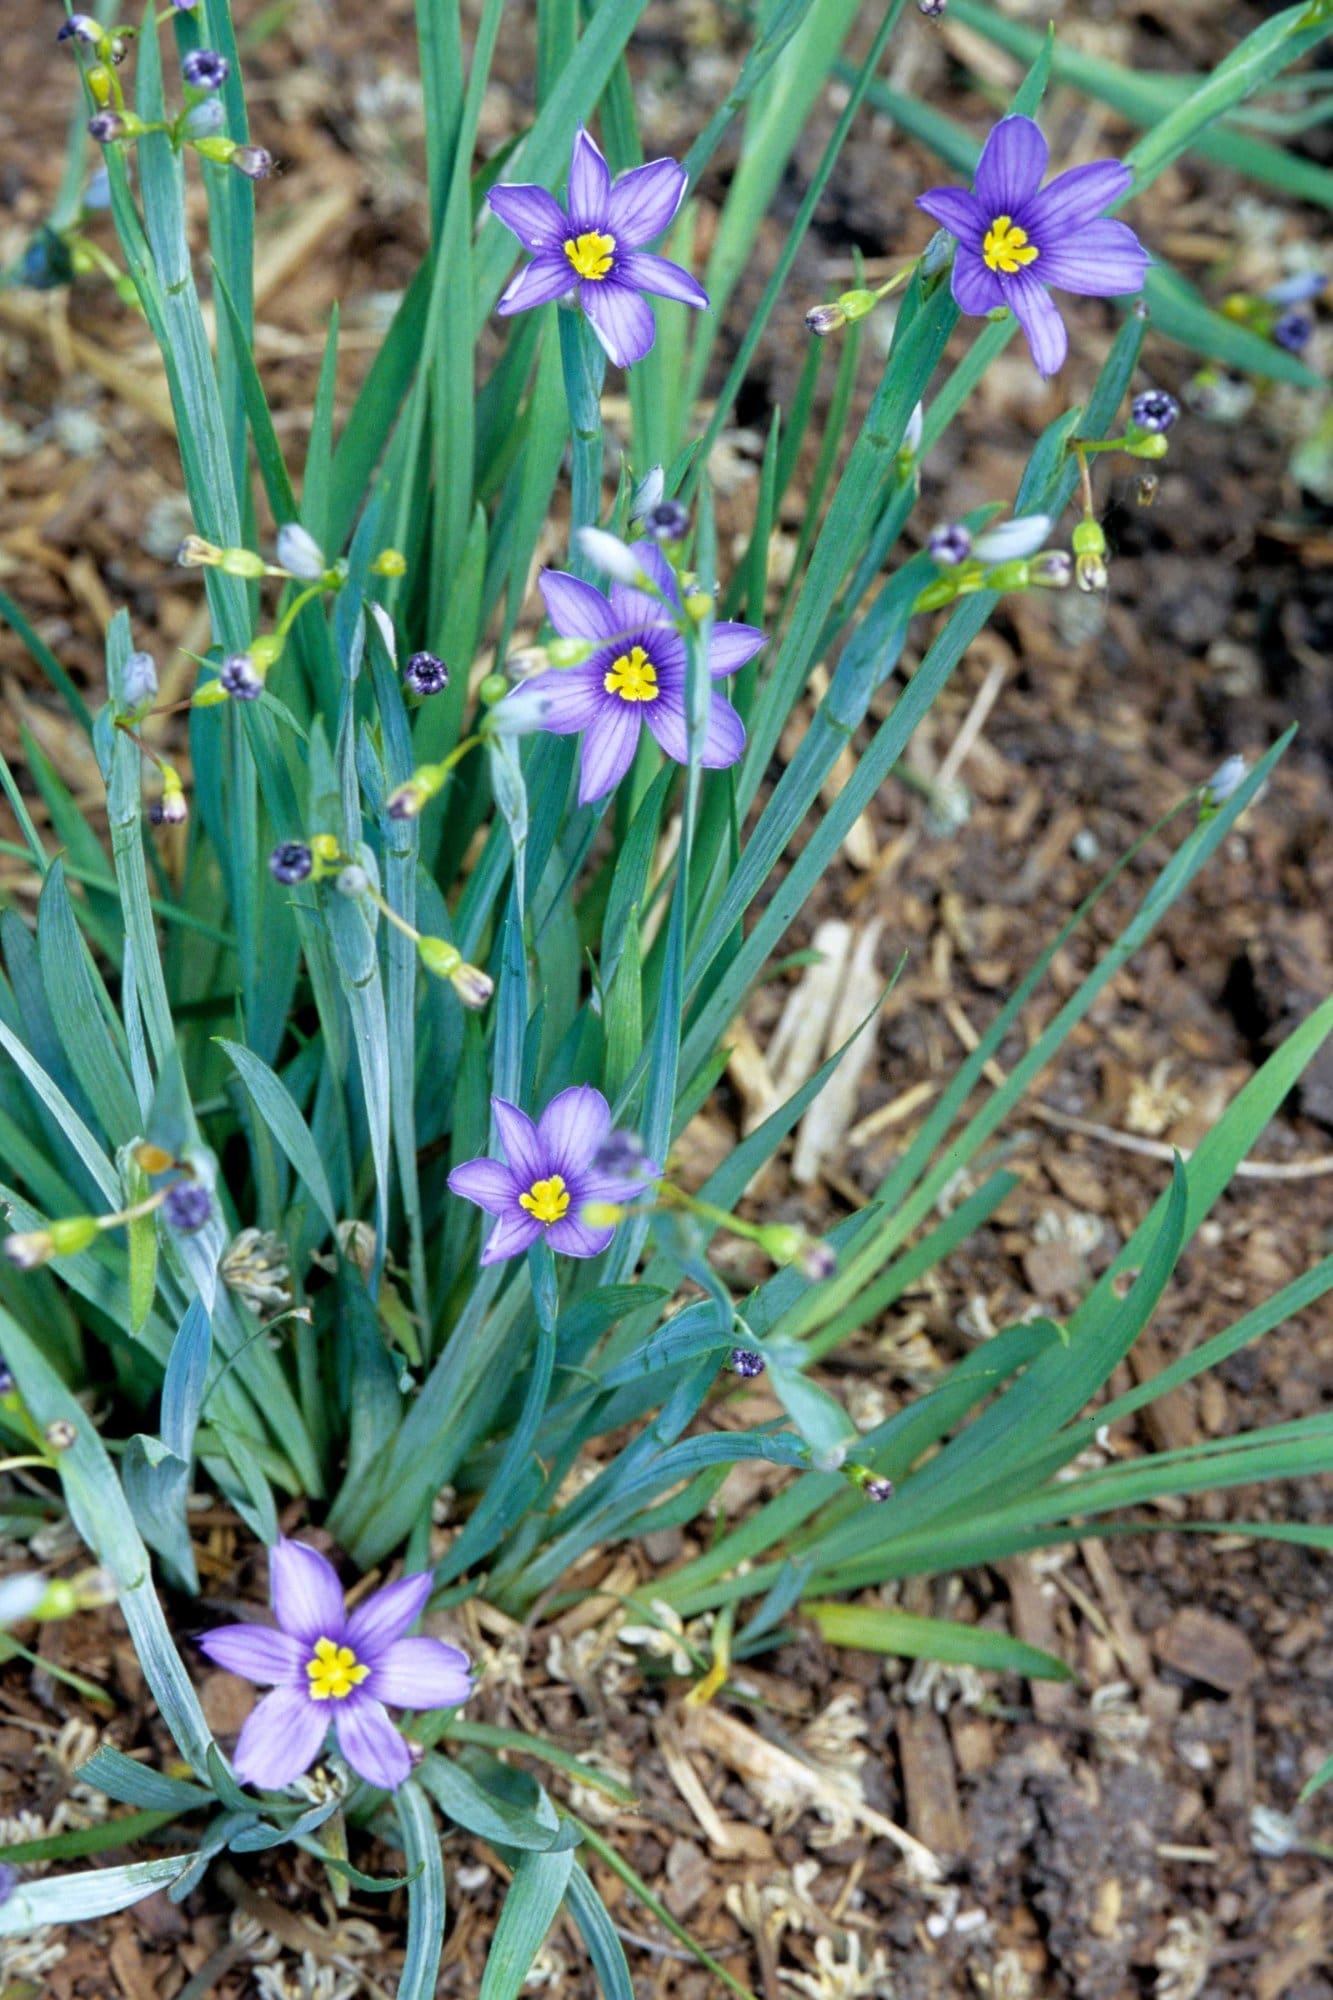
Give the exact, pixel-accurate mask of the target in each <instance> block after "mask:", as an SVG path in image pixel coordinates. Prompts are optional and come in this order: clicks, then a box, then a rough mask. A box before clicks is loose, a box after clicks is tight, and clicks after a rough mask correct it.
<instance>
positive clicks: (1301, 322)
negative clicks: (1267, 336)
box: [1273, 309, 1314, 354]
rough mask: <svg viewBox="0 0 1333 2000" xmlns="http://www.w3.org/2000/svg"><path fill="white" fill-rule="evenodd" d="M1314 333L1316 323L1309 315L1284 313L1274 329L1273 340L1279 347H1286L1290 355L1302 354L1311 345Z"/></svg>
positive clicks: (1293, 312) (1293, 311)
mask: <svg viewBox="0 0 1333 2000" xmlns="http://www.w3.org/2000/svg"><path fill="white" fill-rule="evenodd" d="M1313 332H1314V321H1313V320H1312V319H1311V317H1310V315H1309V313H1306V312H1297V311H1295V310H1294V309H1293V310H1292V311H1291V312H1284V313H1283V314H1282V316H1281V318H1280V319H1279V320H1277V321H1276V322H1275V324H1274V327H1273V338H1274V340H1275V341H1276V342H1277V344H1278V346H1279V347H1285V348H1286V350H1287V352H1288V353H1289V354H1300V353H1303V352H1304V350H1305V349H1306V348H1307V347H1308V346H1309V344H1310V336H1311V334H1312V333H1313Z"/></svg>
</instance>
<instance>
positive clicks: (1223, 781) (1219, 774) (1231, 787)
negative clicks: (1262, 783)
mask: <svg viewBox="0 0 1333 2000" xmlns="http://www.w3.org/2000/svg"><path fill="white" fill-rule="evenodd" d="M1249 768H1250V767H1249V765H1248V764H1247V763H1246V761H1245V759H1244V758H1243V757H1228V758H1227V759H1226V761H1225V762H1224V763H1222V764H1219V765H1218V767H1217V769H1216V770H1215V771H1214V772H1213V775H1212V777H1211V778H1210V779H1209V780H1208V783H1207V784H1206V785H1205V786H1204V796H1205V798H1206V799H1207V801H1208V804H1209V805H1210V806H1214V807H1216V806H1222V805H1225V804H1226V802H1227V800H1228V799H1229V798H1231V797H1233V796H1234V794H1235V793H1236V792H1238V791H1239V790H1240V788H1241V786H1242V785H1243V784H1244V783H1245V774H1246V772H1247V771H1248V770H1249Z"/></svg>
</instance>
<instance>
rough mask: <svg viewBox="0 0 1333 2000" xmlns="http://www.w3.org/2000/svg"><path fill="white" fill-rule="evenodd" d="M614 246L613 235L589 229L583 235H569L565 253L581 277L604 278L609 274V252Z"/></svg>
mask: <svg viewBox="0 0 1333 2000" xmlns="http://www.w3.org/2000/svg"><path fill="white" fill-rule="evenodd" d="M615 247H616V239H615V237H614V236H602V235H599V234H598V232H597V230H595V229H590V230H589V231H588V232H587V234H586V235H584V236H571V237H569V239H568V240H567V241H566V243H565V255H566V257H568V259H569V261H570V263H571V264H572V265H573V266H574V269H575V270H576V271H577V272H578V274H579V276H580V277H581V278H605V277H609V276H610V272H611V252H612V251H613V250H614V249H615Z"/></svg>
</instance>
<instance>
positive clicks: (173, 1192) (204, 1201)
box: [162, 1181, 213, 1236]
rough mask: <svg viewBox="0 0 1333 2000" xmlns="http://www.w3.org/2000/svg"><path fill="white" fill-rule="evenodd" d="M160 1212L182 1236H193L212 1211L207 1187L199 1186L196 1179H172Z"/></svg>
mask: <svg viewBox="0 0 1333 2000" xmlns="http://www.w3.org/2000/svg"><path fill="white" fill-rule="evenodd" d="M162 1213H163V1215H164V1216H165V1217H166V1219H167V1221H168V1222H169V1223H170V1224H171V1227H172V1228H173V1229H176V1230H179V1231H180V1233H181V1235H182V1236H193V1235H194V1232H195V1230H196V1229H202V1228H203V1226H204V1224H205V1223H206V1222H207V1221H208V1218H209V1216H210V1215H211V1214H212V1213H213V1202H212V1198H211V1197H210V1195H209V1192H208V1189H207V1188H203V1187H200V1186H199V1184H198V1182H197V1181H173V1182H172V1184H171V1186H170V1187H169V1188H168V1189H167V1192H166V1199H165V1200H164V1201H163V1203H162Z"/></svg>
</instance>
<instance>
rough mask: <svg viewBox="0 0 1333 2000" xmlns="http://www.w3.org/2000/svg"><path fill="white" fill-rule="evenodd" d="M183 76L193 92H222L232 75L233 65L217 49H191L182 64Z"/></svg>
mask: <svg viewBox="0 0 1333 2000" xmlns="http://www.w3.org/2000/svg"><path fill="white" fill-rule="evenodd" d="M181 75H182V76H183V77H184V78H185V81H186V82H187V83H188V84H189V85H190V87H191V89H192V90H221V88H222V86H223V84H224V83H225V82H226V81H227V78H228V77H229V76H230V75H231V64H230V63H229V62H228V61H227V58H226V57H225V56H220V55H219V54H218V52H217V50H216V49H191V50H190V53H189V54H188V55H187V56H186V58H185V60H184V62H183V63H182V64H181Z"/></svg>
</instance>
